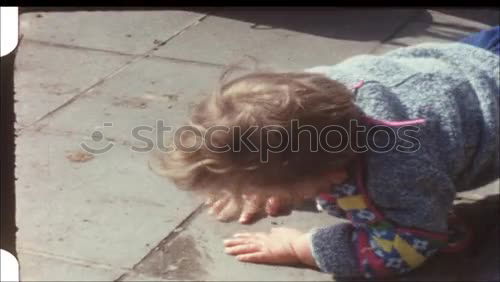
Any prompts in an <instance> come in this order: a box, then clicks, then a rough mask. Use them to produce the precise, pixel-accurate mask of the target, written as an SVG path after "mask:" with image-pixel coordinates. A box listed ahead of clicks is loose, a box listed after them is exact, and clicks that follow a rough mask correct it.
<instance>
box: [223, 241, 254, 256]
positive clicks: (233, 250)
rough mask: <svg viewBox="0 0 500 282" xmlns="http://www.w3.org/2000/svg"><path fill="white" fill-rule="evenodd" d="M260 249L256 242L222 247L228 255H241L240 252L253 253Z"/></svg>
mask: <svg viewBox="0 0 500 282" xmlns="http://www.w3.org/2000/svg"><path fill="white" fill-rule="evenodd" d="M260 250H261V247H260V246H259V245H256V244H247V245H238V246H234V247H227V248H225V249H224V251H225V252H226V254H229V255H242V254H249V253H255V252H258V251H260Z"/></svg>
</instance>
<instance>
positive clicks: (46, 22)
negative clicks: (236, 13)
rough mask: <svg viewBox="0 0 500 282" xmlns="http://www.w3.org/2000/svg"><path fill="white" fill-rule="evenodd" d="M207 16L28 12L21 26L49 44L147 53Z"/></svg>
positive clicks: (24, 30) (171, 12) (122, 12)
mask: <svg viewBox="0 0 500 282" xmlns="http://www.w3.org/2000/svg"><path fill="white" fill-rule="evenodd" d="M203 16H205V15H204V14H199V13H195V12H190V11H182V10H170V11H168V12H167V13H166V12H165V11H91V12H88V11H82V12H78V11H76V12H52V13H28V14H25V15H23V19H22V21H21V26H20V28H21V32H22V34H23V35H24V36H26V37H27V38H30V39H32V40H37V41H41V42H45V43H49V44H56V45H63V46H68V47H71V48H77V49H78V48H90V49H100V50H106V51H111V52H113V51H114V52H122V53H128V54H143V53H145V52H146V51H148V50H150V49H151V48H154V47H155V46H158V45H160V44H162V43H163V42H164V41H165V40H167V39H169V38H170V37H172V36H173V35H174V34H176V33H178V32H180V31H182V30H183V29H185V28H187V27H189V26H190V25H192V24H194V23H196V22H197V21H198V20H199V19H200V18H202V17H203ZM145 19H147V22H148V24H147V25H145V24H144V20H145ZM138 42H140V43H139V44H138ZM117 43H119V44H117Z"/></svg>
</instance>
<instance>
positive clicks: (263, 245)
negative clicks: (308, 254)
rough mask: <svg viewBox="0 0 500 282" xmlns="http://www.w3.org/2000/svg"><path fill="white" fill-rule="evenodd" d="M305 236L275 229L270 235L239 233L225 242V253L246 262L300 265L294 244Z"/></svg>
mask: <svg viewBox="0 0 500 282" xmlns="http://www.w3.org/2000/svg"><path fill="white" fill-rule="evenodd" d="M303 235H304V233H302V232H300V231H298V230H295V229H290V228H273V229H271V232H270V233H238V234H234V235H233V238H231V239H226V240H224V246H225V252H226V253H227V254H229V255H233V256H236V258H237V259H238V260H239V261H244V262H252V263H265V264H286V265H293V264H298V263H301V260H300V259H299V257H298V256H297V254H296V252H295V249H294V246H293V244H294V242H295V241H297V239H298V238H300V237H302V236H303Z"/></svg>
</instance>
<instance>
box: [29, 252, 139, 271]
mask: <svg viewBox="0 0 500 282" xmlns="http://www.w3.org/2000/svg"><path fill="white" fill-rule="evenodd" d="M19 252H20V253H24V254H27V255H33V256H39V257H44V258H48V259H54V260H60V261H63V262H67V263H70V264H75V265H80V266H84V267H92V268H99V269H104V270H117V269H119V270H123V271H130V270H131V268H127V267H123V266H116V265H111V264H107V263H102V262H96V261H90V260H85V259H81V258H76V257H69V256H61V255H58V254H53V253H49V252H46V251H41V250H34V249H30V248H23V247H20V248H19Z"/></svg>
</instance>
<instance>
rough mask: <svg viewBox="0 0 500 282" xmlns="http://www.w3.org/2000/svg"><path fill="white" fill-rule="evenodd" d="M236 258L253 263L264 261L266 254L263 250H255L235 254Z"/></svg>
mask: <svg viewBox="0 0 500 282" xmlns="http://www.w3.org/2000/svg"><path fill="white" fill-rule="evenodd" d="M236 259H237V260H239V261H243V262H253V263H266V262H268V261H267V256H266V254H265V253H263V252H255V253H249V254H241V255H237V256H236Z"/></svg>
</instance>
